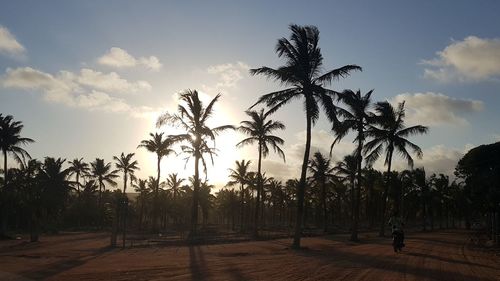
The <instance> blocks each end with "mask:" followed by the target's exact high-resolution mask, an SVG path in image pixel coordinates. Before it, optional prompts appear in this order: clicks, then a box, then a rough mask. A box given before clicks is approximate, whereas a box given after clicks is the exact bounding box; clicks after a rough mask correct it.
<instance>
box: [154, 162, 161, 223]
mask: <svg viewBox="0 0 500 281" xmlns="http://www.w3.org/2000/svg"><path fill="white" fill-rule="evenodd" d="M160 162H161V156H160V155H159V154H158V161H157V163H156V171H157V175H156V186H155V199H154V206H153V228H154V229H155V230H157V229H158V215H159V214H158V192H159V189H160Z"/></svg>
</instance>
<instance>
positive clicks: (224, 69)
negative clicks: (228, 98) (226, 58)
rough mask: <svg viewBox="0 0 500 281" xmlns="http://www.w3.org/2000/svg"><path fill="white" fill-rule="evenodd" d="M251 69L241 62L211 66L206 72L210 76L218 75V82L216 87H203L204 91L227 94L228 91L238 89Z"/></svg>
mask: <svg viewBox="0 0 500 281" xmlns="http://www.w3.org/2000/svg"><path fill="white" fill-rule="evenodd" d="M249 69H250V66H249V65H247V64H246V63H244V62H241V61H239V62H236V63H234V64H233V63H226V64H219V65H213V66H209V67H208V68H207V70H206V71H207V73H208V74H213V75H216V76H217V82H216V84H215V86H207V85H202V89H203V90H204V91H205V92H209V93H213V92H215V93H221V92H222V93H227V91H228V90H230V89H234V88H236V87H237V84H238V82H239V81H240V80H242V79H243V78H244V77H245V75H246V74H247V73H248V70H249Z"/></svg>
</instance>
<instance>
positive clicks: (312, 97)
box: [250, 24, 361, 248]
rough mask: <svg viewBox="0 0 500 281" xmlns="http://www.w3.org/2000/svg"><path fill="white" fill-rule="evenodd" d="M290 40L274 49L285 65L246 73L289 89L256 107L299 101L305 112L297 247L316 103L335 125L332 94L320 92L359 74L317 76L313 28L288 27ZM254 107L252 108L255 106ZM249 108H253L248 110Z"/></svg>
mask: <svg viewBox="0 0 500 281" xmlns="http://www.w3.org/2000/svg"><path fill="white" fill-rule="evenodd" d="M290 30H291V31H292V34H291V36H290V40H288V39H286V38H281V39H279V40H278V44H277V45H276V52H277V54H278V56H279V57H284V58H285V65H284V66H281V67H279V68H277V69H273V68H270V67H261V68H257V69H252V70H250V73H251V74H253V75H256V74H262V75H265V76H267V77H269V78H271V79H274V80H276V81H279V82H280V83H281V84H283V85H286V86H290V88H287V89H285V90H280V91H277V92H272V93H269V94H266V95H263V96H261V97H260V98H259V100H258V101H257V103H256V104H262V103H263V104H266V105H267V106H268V107H270V108H271V109H270V112H275V111H276V110H278V109H280V108H281V107H282V106H284V105H286V104H288V103H289V102H291V101H292V100H295V99H299V98H303V99H304V109H305V112H306V145H305V150H304V159H303V161H302V170H301V174H300V183H299V186H298V192H297V217H296V222H297V223H296V225H295V236H294V241H293V247H294V248H299V247H300V237H301V232H302V216H303V208H304V190H305V186H306V172H307V163H308V161H309V152H310V149H311V129H312V126H313V125H314V124H315V123H316V120H317V119H318V117H319V111H320V110H319V107H318V102H319V103H321V105H322V106H323V108H324V109H325V112H326V113H327V116H328V118H329V119H330V121H332V122H336V120H337V118H336V116H335V106H334V104H333V101H332V98H333V97H334V96H336V94H337V93H336V92H335V91H332V90H328V89H326V88H324V86H325V85H327V84H330V83H331V82H332V80H335V79H339V78H340V77H346V76H348V75H349V74H350V73H351V72H352V71H355V70H361V67H359V66H357V65H346V66H343V67H341V68H338V69H334V70H331V71H328V72H326V73H324V74H321V73H320V71H321V69H322V65H323V56H322V55H321V49H320V48H319V46H318V41H319V30H318V29H317V28H316V27H315V26H299V25H295V24H292V25H290ZM256 104H254V106H255V105H256ZM252 107H253V106H252Z"/></svg>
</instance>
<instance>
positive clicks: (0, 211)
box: [0, 113, 34, 236]
mask: <svg viewBox="0 0 500 281" xmlns="http://www.w3.org/2000/svg"><path fill="white" fill-rule="evenodd" d="M13 118H14V117H12V115H6V116H3V115H2V114H1V113H0V150H2V154H3V173H4V177H3V187H2V189H4V190H5V189H6V187H7V184H8V180H9V179H8V169H7V156H8V155H9V154H10V155H11V156H12V157H13V158H14V160H15V161H16V162H18V163H20V164H22V163H23V162H24V160H25V159H31V156H30V155H29V153H28V152H27V151H26V150H24V149H23V148H22V146H24V145H27V144H29V143H32V142H34V140H32V139H30V138H25V137H21V131H22V129H23V127H24V125H23V124H22V122H21V121H14V120H13ZM2 189H0V236H2V235H3V234H4V233H5V232H6V231H7V218H8V215H7V210H6V206H5V205H6V203H5V202H3V201H4V200H5V198H4V196H2V193H3V192H2Z"/></svg>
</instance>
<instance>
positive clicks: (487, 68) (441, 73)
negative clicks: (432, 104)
mask: <svg viewBox="0 0 500 281" xmlns="http://www.w3.org/2000/svg"><path fill="white" fill-rule="evenodd" d="M436 54H437V57H436V58H434V59H431V60H423V61H422V62H421V64H424V65H427V66H429V68H425V69H424V77H426V78H430V79H434V80H438V81H441V82H450V81H454V80H458V81H481V80H486V79H490V78H498V77H500V38H493V39H487V38H486V39H483V38H479V37H476V36H469V37H467V38H465V39H464V40H462V41H453V42H452V43H451V44H450V45H448V46H447V47H446V48H444V50H442V51H439V52H437V53H436Z"/></svg>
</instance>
